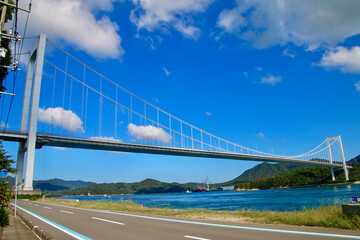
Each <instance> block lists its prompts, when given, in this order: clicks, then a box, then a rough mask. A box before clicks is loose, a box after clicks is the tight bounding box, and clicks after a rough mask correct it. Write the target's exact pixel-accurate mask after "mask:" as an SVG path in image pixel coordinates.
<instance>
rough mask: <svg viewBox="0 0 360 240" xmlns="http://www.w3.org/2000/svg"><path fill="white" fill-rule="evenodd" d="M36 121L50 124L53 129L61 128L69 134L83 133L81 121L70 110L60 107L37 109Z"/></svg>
mask: <svg viewBox="0 0 360 240" xmlns="http://www.w3.org/2000/svg"><path fill="white" fill-rule="evenodd" d="M38 120H39V122H43V123H47V124H51V125H53V126H54V127H61V128H63V129H66V130H69V131H71V132H77V131H80V132H82V133H83V132H84V129H83V122H82V121H81V119H80V118H79V117H78V116H77V115H76V114H75V113H73V112H72V111H71V110H64V109H63V108H61V107H57V108H47V109H42V108H39V112H38Z"/></svg>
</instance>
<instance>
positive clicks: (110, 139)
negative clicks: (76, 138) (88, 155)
mask: <svg viewBox="0 0 360 240" xmlns="http://www.w3.org/2000/svg"><path fill="white" fill-rule="evenodd" d="M89 139H90V140H95V141H100V142H114V143H122V141H121V140H119V139H115V138H113V137H89Z"/></svg>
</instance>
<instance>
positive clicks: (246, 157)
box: [0, 132, 344, 168]
mask: <svg viewBox="0 0 360 240" xmlns="http://www.w3.org/2000/svg"><path fill="white" fill-rule="evenodd" d="M0 138H2V139H4V140H6V141H17V142H23V141H25V140H26V138H27V135H26V134H24V133H19V132H0ZM43 146H53V147H67V148H80V149H94V150H106V151H115V152H134V153H150V154H162V155H177V156H187V157H202V158H219V159H230V160H243V161H257V162H287V163H298V164H307V165H313V166H327V167H334V168H343V167H344V166H343V165H342V164H341V163H332V164H331V163H329V162H318V161H304V160H300V159H293V158H282V157H281V158H280V157H273V156H259V155H251V154H244V153H234V152H218V151H208V150H199V149H186V148H176V147H166V146H152V145H143V144H133V143H123V142H120V141H99V140H94V139H86V138H73V137H60V136H52V135H46V134H40V133H38V134H37V141H36V148H42V147H43Z"/></svg>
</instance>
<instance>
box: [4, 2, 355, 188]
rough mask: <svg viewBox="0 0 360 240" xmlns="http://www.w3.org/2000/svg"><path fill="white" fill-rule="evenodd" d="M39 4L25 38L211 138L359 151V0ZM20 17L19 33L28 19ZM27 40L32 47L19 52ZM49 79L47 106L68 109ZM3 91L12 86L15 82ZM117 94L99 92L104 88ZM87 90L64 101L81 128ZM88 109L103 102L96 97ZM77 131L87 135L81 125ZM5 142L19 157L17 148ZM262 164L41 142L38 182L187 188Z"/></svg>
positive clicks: (104, 132) (15, 114)
mask: <svg viewBox="0 0 360 240" xmlns="http://www.w3.org/2000/svg"><path fill="white" fill-rule="evenodd" d="M304 2H306V3H304ZM21 4H22V5H23V6H26V5H27V4H28V1H25V0H23V1H21ZM32 4H33V6H32V7H33V8H32V13H31V15H30V18H29V23H28V28H27V34H26V35H27V36H34V35H37V34H38V33H40V32H45V33H46V34H47V35H48V38H49V39H50V40H51V41H53V42H55V43H56V44H57V45H59V46H61V48H63V49H64V50H66V51H68V52H69V53H70V54H72V55H73V56H75V57H76V58H78V59H79V60H81V61H82V62H84V63H86V64H87V65H88V66H90V67H91V68H93V69H95V70H96V71H98V72H99V73H101V74H103V75H104V76H106V77H107V78H109V79H111V80H112V81H114V82H116V83H117V84H119V85H120V86H122V87H124V88H125V89H127V90H129V91H131V92H133V93H134V94H136V95H137V96H139V97H141V98H142V99H144V100H146V101H147V102H149V103H151V104H153V105H155V106H158V107H159V108H161V109H163V110H165V111H166V112H168V113H170V114H172V115H174V116H176V117H178V118H180V119H182V120H183V121H185V122H188V123H190V124H192V125H194V126H196V127H199V128H201V129H203V130H205V131H207V132H210V133H212V134H214V135H216V136H219V137H221V138H224V139H226V140H229V141H231V142H234V143H238V144H240V145H243V146H246V147H250V148H253V149H258V150H261V151H264V152H269V153H270V152H273V153H278V154H289V155H294V154H300V153H303V152H306V151H308V150H310V149H312V148H314V147H315V146H317V145H318V144H320V143H321V142H322V141H323V140H324V139H325V138H326V137H332V136H337V135H341V137H342V139H343V142H344V144H345V156H346V158H347V159H350V158H352V157H354V156H356V155H358V154H359V153H360V145H359V136H360V111H359V104H360V47H359V40H360V16H359V14H358V10H359V9H360V3H359V2H358V1H351V0H347V1H335V0H334V1H328V0H327V1H300V0H299V1H291V2H290V1H288V2H283V1H275V0H271V1H260V0H257V1H248V0H244V1H240V0H238V1H220V0H184V1H176V0H162V1H160V0H158V1H155V0H132V1H130V0H123V1H114V0H105V1H85V0H71V1H70V0H60V1H59V0H57V1H55V0H34V1H33V2H32ZM20 20H22V21H20V22H21V23H22V26H23V25H24V22H25V21H24V20H25V15H24V16H20ZM19 32H22V31H19ZM32 44H33V42H32V41H31V40H27V41H26V42H25V45H24V46H25V47H24V49H29V48H30V47H31V46H32ZM24 58H25V57H23V60H24V62H25V59H24ZM47 59H49V60H50V61H52V62H54V63H56V64H57V65H58V66H64V63H65V58H64V55H61V54H60V53H59V52H58V51H57V50H55V49H54V48H51V47H49V48H47ZM72 67H73V68H74V70H72ZM22 68H23V70H25V68H26V65H25V64H24V63H23V66H22ZM76 69H78V68H75V66H73V65H72V66H71V67H69V71H74V74H75V75H79V78H81V75H82V73H83V72H82V70H81V68H80V70H76ZM53 75H54V70H53V69H51V68H46V67H45V69H44V79H45V80H43V86H42V89H43V90H44V89H45V91H43V93H44V95H42V96H41V100H40V106H41V107H42V108H43V109H48V108H49V107H58V106H61V102H62V94H61V91H60V89H61V88H60V87H59V92H58V93H57V94H56V95H55V96H56V97H55V100H54V102H55V104H53V106H51V104H50V102H51V94H49V95H46V94H45V93H48V92H51V91H52V89H53V88H52V85H51V83H52V81H51V79H53V77H54V76H53ZM24 76H25V71H21V72H20V73H19V74H18V79H17V82H16V89H15V90H16V94H17V95H16V97H15V98H14V106H13V107H12V109H11V115H10V120H9V125H10V127H11V128H18V126H19V116H20V115H19V114H20V112H21V109H20V108H21V103H22V93H23V86H24V78H25V77H24ZM57 77H58V78H60V76H59V73H58V76H57ZM87 77H88V78H91V76H87ZM94 78H95V77H94ZM57 81H58V80H57ZM94 81H95V80H94ZM7 84H8V89H11V85H12V78H11V77H9V80H8V81H7ZM57 84H61V83H60V82H57ZM94 84H95V82H94ZM96 84H98V82H96ZM59 86H62V85H59ZM110 88H111V86H110V85H109V86H107V85H104V91H111V89H110ZM56 90H57V91H58V88H56ZM80 95H81V91H80V90H79V89H78V90H77V92H76V90H75V88H74V92H73V96H72V99H73V103H72V104H69V100H68V97H67V100H66V103H65V106H63V110H71V111H72V112H73V113H75V114H76V115H77V116H79V119H80V121H81V123H82V125H81V124H80V125H81V127H83V128H84V127H85V121H84V118H83V115H81V114H80V107H79V106H80V105H81V98H80V97H79V96H80ZM79 99H80V100H79ZM8 100H9V98H6V99H5V106H6V104H7V103H8ZM91 101H92V102H91ZM89 104H91V105H92V106H93V105H94V106H95V104H97V105H99V102H98V98H95V97H94V98H93V99H92V100H90V101H89ZM69 105H71V109H69V107H70V106H69ZM5 109H7V107H5ZM5 113H6V111H5ZM5 113H4V114H5ZM4 114H3V119H1V121H2V122H4V121H5V120H4ZM94 115H95V116H96V115H97V113H96V112H95V113H94ZM89 116H92V115H90V113H89ZM112 116H113V115H111V114H106V105H104V115H103V117H102V121H103V127H102V129H101V130H100V131H101V136H100V133H99V132H100V131H99V129H98V128H96V127H95V126H98V122H96V121H95V122H94V123H92V122H91V120H88V123H87V130H86V131H87V133H86V134H85V135H86V137H90V136H97V137H110V135H111V137H113V136H114V135H113V132H114V127H113V125H112V124H111V123H112V122H111V121H112V120H111V119H113V117H112ZM125 118H126V117H125ZM94 119H95V120H96V118H95V117H94ZM118 121H120V119H118ZM124 121H126V120H124ZM72 123H74V122H72ZM91 125H93V126H91ZM121 125H123V126H120V125H119V128H118V135H119V137H118V139H120V140H122V141H126V139H125V138H126V137H125V136H126V134H128V132H127V131H126V124H122V123H121ZM50 128H51V126H50V124H49V123H46V120H43V122H42V123H39V124H38V130H39V131H41V129H45V131H49V129H50ZM74 128H75V130H74V131H75V132H76V131H77V134H80V133H79V131H81V129H80V128H76V126H74ZM90 129H91V130H90ZM92 129H94V130H92ZM57 131H60V130H59V128H58V129H57ZM69 132H71V131H70V130H69ZM90 132H91V133H90ZM110 132H111V133H110ZM4 145H5V148H6V149H7V151H8V152H9V153H10V154H11V155H12V156H13V157H14V158H15V156H16V154H17V144H15V143H5V144H4ZM256 164H257V163H255V162H241V161H229V160H219V159H199V158H189V157H173V156H159V155H145V154H130V153H112V152H103V151H92V150H76V149H56V148H52V147H44V148H43V149H41V150H37V151H36V158H35V175H34V178H35V179H37V180H38V179H49V178H55V177H57V178H62V179H67V180H76V179H81V180H86V181H95V182H119V181H123V182H135V181H141V180H143V179H145V178H154V179H158V180H161V181H166V182H173V181H177V182H182V183H184V182H190V181H198V182H201V181H202V180H203V179H205V178H206V176H208V178H209V180H210V181H212V182H213V183H215V182H223V181H227V180H231V179H233V178H235V177H237V176H239V175H240V174H241V173H242V172H243V171H245V170H246V169H248V168H250V167H252V166H254V165H256Z"/></svg>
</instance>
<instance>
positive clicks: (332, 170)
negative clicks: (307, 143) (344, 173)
mask: <svg viewBox="0 0 360 240" xmlns="http://www.w3.org/2000/svg"><path fill="white" fill-rule="evenodd" d="M326 143H327V146H328V151H329V160H330V163H332V162H333V161H332V154H331V146H330V140H329V139H328V138H327V139H326ZM331 179H332V180H333V181H335V180H336V179H335V174H334V168H331Z"/></svg>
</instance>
